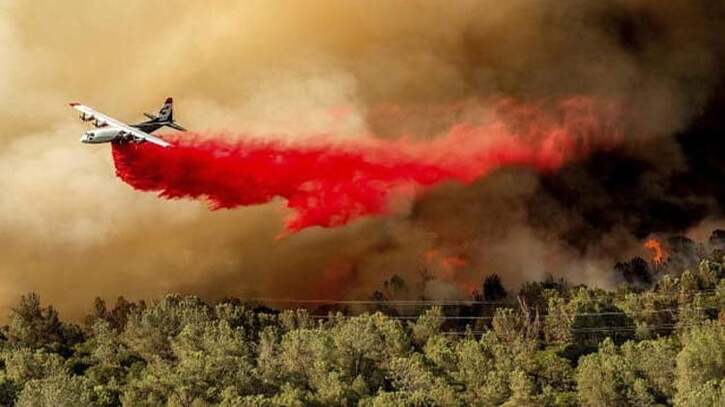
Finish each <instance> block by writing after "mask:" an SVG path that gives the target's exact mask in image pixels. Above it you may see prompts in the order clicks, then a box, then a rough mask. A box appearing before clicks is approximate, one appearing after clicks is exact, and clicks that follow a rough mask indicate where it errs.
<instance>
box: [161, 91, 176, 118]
mask: <svg viewBox="0 0 725 407" xmlns="http://www.w3.org/2000/svg"><path fill="white" fill-rule="evenodd" d="M158 120H159V121H160V122H173V121H174V99H172V98H170V97H169V98H166V102H164V105H163V106H162V107H161V110H159V116H158Z"/></svg>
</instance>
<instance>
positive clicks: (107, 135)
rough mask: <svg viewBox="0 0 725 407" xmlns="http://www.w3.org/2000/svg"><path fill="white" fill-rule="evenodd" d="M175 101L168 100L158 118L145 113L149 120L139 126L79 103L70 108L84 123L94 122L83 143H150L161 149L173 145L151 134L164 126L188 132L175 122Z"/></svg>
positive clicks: (82, 140)
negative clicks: (77, 113)
mask: <svg viewBox="0 0 725 407" xmlns="http://www.w3.org/2000/svg"><path fill="white" fill-rule="evenodd" d="M173 103H174V101H173V99H172V98H166V102H164V106H163V107H161V110H159V114H158V116H156V115H153V114H150V113H144V116H146V117H148V119H149V120H146V121H145V122H141V123H138V124H125V123H122V122H120V121H118V120H116V119H113V118H111V117H108V116H106V115H104V114H103V113H100V112H97V111H95V110H93V109H91V108H90V107H88V106H86V105H82V104H80V103H78V102H71V103H69V104H70V106H71V107H72V108H74V109H76V110H78V111H79V112H81V114H80V117H81V120H83V121H84V122H90V121H92V122H93V125H94V126H96V128H95V129H93V130H89V131H87V132H85V133H83V136H82V137H81V143H88V144H100V143H123V142H130V143H143V142H149V143H153V144H156V145H158V146H161V147H170V146H171V143H169V142H168V141H165V140H162V139H160V138H158V137H156V136H152V135H151V134H149V133H151V132H153V131H155V130H158V129H160V128H161V127H163V126H167V127H171V128H172V129H176V130H179V131H186V129H185V128H183V127H181V126H179V125H178V124H177V123H176V122H175V121H174V109H173Z"/></svg>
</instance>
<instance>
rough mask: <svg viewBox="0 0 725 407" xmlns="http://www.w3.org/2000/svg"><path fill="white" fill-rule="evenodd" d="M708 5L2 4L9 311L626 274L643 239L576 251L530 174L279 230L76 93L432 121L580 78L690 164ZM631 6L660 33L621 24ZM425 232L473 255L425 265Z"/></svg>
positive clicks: (428, 243) (199, 126)
mask: <svg viewBox="0 0 725 407" xmlns="http://www.w3.org/2000/svg"><path fill="white" fill-rule="evenodd" d="M584 3H586V4H587V5H584ZM697 3H698V2H692V1H670V2H666V3H663V2H661V1H656V0H651V1H644V0H628V1H624V0H622V1H614V2H607V4H608V5H607V6H604V5H603V2H580V1H543V0H542V1H537V0H525V1H524V0H518V1H506V2H501V1H493V0H490V1H489V0H485V1H480V0H476V1H465V0H461V1H456V2H444V1H416V2H413V1H404V0H400V1H395V0H384V1H372V0H371V1H338V0H330V1H317V0H315V1H313V0H309V1H269V0H259V1H251V0H250V1H243V2H240V1H215V2H191V1H178V2H169V1H124V2H119V1H95V2H89V1H62V2H60V1H50V0H48V1H13V0H5V1H3V2H2V3H1V4H0V99H1V100H2V104H1V105H0V185H1V186H2V187H3V188H2V191H3V196H2V197H0V238H1V239H2V244H1V245H0V277H1V278H0V308H1V309H5V308H6V307H7V306H8V305H9V304H12V303H13V302H14V301H16V299H17V296H19V295H20V294H22V293H25V292H28V291H31V290H33V291H37V292H38V293H40V295H41V298H43V300H45V301H48V302H52V303H54V304H58V305H59V306H60V308H61V310H62V311H64V312H66V313H68V314H70V315H75V316H77V315H79V314H80V313H81V311H82V310H84V309H87V308H88V305H89V303H90V302H91V301H92V299H93V297H94V296H96V295H100V296H103V297H106V298H109V299H112V298H114V297H116V296H118V295H125V296H127V297H129V298H132V299H138V298H152V297H154V296H158V295H161V294H163V293H166V292H170V291H180V292H184V293H195V294H199V295H204V296H206V297H208V298H218V297H220V296H224V295H237V296H248V297H249V296H264V297H276V298H289V297H296V298H361V297H367V296H368V295H370V293H371V292H372V291H373V290H375V289H379V288H380V287H381V286H382V283H383V281H385V280H386V279H387V278H389V277H390V276H392V275H393V274H396V273H397V274H399V275H402V276H404V277H405V278H406V280H407V282H408V284H409V285H410V287H411V288H410V290H409V292H408V294H407V295H410V296H411V297H415V296H419V295H422V294H425V295H427V296H430V297H437V298H440V297H457V296H462V295H466V294H467V293H465V292H462V289H463V290H465V289H467V288H469V287H470V286H471V284H473V285H475V284H480V281H481V279H482V277H483V276H485V275H488V274H490V273H494V272H496V273H498V274H499V275H500V276H501V277H502V279H503V281H504V283H506V284H507V285H508V286H509V287H515V286H516V284H518V283H520V282H522V281H524V280H528V279H533V278H540V277H542V276H543V275H544V273H546V272H552V271H554V272H556V273H559V274H561V275H566V277H567V278H569V279H571V280H573V281H575V282H586V283H590V284H599V285H605V286H606V285H610V284H613V281H612V279H611V278H610V277H608V274H607V272H606V271H607V270H609V269H610V268H611V265H612V262H613V261H614V260H615V259H616V256H623V255H631V254H632V253H629V252H627V249H625V248H627V247H639V246H638V245H637V244H636V243H637V242H636V239H635V238H634V237H633V236H631V235H630V234H629V233H628V232H626V231H619V230H616V228H615V230H613V231H612V232H610V234H608V235H607V236H605V237H604V238H603V239H601V240H599V241H598V242H597V244H596V245H593V246H592V247H590V248H588V249H587V250H586V251H585V252H584V253H582V252H581V251H573V250H571V249H569V248H568V246H567V245H566V244H564V243H562V242H561V241H560V239H559V238H558V235H557V228H556V227H552V226H549V227H547V228H537V227H533V226H531V225H530V222H529V219H528V218H527V216H528V215H527V211H526V208H525V206H524V204H523V202H524V201H526V200H527V199H528V198H530V197H531V196H532V194H535V193H536V191H537V184H538V182H539V180H538V176H537V175H536V174H534V173H531V172H529V171H526V170H520V169H508V170H504V171H501V172H499V173H496V174H494V175H493V176H491V177H489V178H487V179H485V180H482V181H480V182H478V183H477V184H475V185H473V186H470V187H462V186H458V185H449V186H444V187H442V188H441V189H440V190H438V191H435V192H434V193H432V194H431V196H429V197H428V198H426V199H424V200H423V201H422V202H420V203H418V204H415V205H413V206H412V207H410V208H403V209H401V210H400V211H398V212H397V213H396V214H395V215H394V216H391V217H387V218H375V219H367V220H363V221H358V222H356V223H354V224H352V225H349V226H346V227H343V228H338V229H334V230H332V229H314V230H307V231H303V232H302V233H299V234H297V235H293V236H291V237H287V238H285V239H282V240H276V239H275V236H276V235H277V234H278V233H279V231H280V230H281V227H282V218H283V216H284V212H283V210H282V207H281V205H279V204H278V203H273V204H269V205H264V206H259V207H250V208H242V209H237V210H231V211H217V212H211V211H209V210H208V209H207V208H206V206H205V205H204V204H203V203H199V202H189V201H174V202H172V201H166V200H160V199H157V198H156V197H155V196H153V195H152V194H143V193H138V192H136V191H133V190H132V189H131V188H130V187H128V186H127V185H125V184H123V183H122V182H121V181H119V180H118V179H117V178H115V176H114V172H113V171H114V169H113V165H112V162H111V157H110V152H109V148H108V146H87V145H83V144H80V143H79V142H78V138H79V137H80V134H81V132H82V129H83V126H82V124H80V122H79V121H78V120H77V117H76V116H75V115H74V114H73V112H72V111H71V110H70V109H69V108H68V106H67V104H66V103H67V102H68V101H70V100H79V101H82V102H84V103H86V104H88V105H91V106H93V107H96V108H97V109H99V110H101V111H104V112H106V113H108V114H110V115H112V116H116V117H118V118H119V119H124V120H129V121H133V120H140V119H141V116H140V112H141V111H149V110H151V109H155V108H157V107H158V105H160V103H161V101H162V100H163V98H164V97H166V96H174V97H175V99H176V102H177V106H176V109H177V110H176V113H175V114H176V118H177V120H179V122H180V123H182V124H183V125H185V126H187V127H188V128H190V129H195V130H204V129H229V130H232V131H235V132H244V133H248V134H255V135H260V134H262V135H264V134H276V135H285V136H287V137H295V135H301V134H302V135H303V134H311V133H317V132H325V133H331V134H336V135H339V136H340V137H355V136H359V135H361V134H364V133H374V134H377V135H379V136H384V137H394V136H397V135H400V134H412V135H414V136H418V137H431V136H435V134H436V133H438V132H439V131H441V129H445V128H446V127H447V126H449V125H450V124H451V123H453V122H454V121H456V120H460V119H463V118H466V111H467V108H466V106H468V105H470V106H471V109H470V111H472V112H475V111H476V109H477V108H479V107H480V106H481V105H485V101H486V100H490V99H491V98H494V97H496V96H514V97H517V98H520V99H523V100H536V101H539V100H542V99H543V100H546V99H548V98H551V99H555V98H556V97H558V96H567V95H571V94H585V95H593V96H595V97H604V98H616V99H617V100H621V101H623V103H624V104H625V106H626V109H627V111H628V112H630V114H629V115H628V117H629V119H628V120H627V121H626V122H625V123H623V124H622V125H623V127H624V129H623V130H625V131H626V133H627V136H628V138H629V140H630V141H629V143H631V144H632V145H633V146H635V147H633V148H636V145H637V143H639V142H641V140H645V139H653V138H660V139H661V143H659V144H661V145H662V146H663V147H661V149H660V151H659V152H658V153H657V154H663V151H664V152H668V154H669V156H668V157H667V162H669V163H671V165H672V166H673V167H676V166H677V165H680V163H679V159H678V156H679V155H678V151H677V149H676V148H674V147H672V146H671V144H672V143H671V142H670V141H669V140H670V139H669V138H668V137H669V136H670V135H671V134H672V133H674V132H675V131H677V130H678V129H680V128H682V127H683V126H685V125H687V123H688V121H689V120H690V118H691V117H692V115H693V114H694V113H695V112H696V111H697V110H698V109H699V108H700V106H701V104H702V103H703V101H704V99H705V98H706V97H707V89H708V87H709V86H710V85H711V82H712V81H713V80H714V77H715V72H714V71H715V70H716V67H715V66H716V63H715V56H714V53H715V50H714V47H715V45H714V43H715V41H716V40H717V38H716V34H717V30H714V29H713V25H714V24H716V22H713V21H711V20H712V18H711V17H710V12H709V11H708V10H707V9H704V8H703V7H701V6H700V5H698V4H697ZM630 20H631V21H632V23H631V24H636V25H637V26H638V27H641V26H644V27H645V28H644V29H638V30H637V31H635V32H633V33H628V32H627V30H626V28H627V23H626V22H627V21H630ZM622 21H624V22H625V23H622ZM612 27H618V28H612ZM622 27H624V28H622ZM632 49H636V50H637V52H632ZM452 105H456V106H463V108H458V109H447V108H446V106H452ZM390 111H393V112H396V113H393V114H390V113H389V112H390ZM431 111H432V112H434V113H436V114H430V112H431ZM668 146H670V147H668ZM549 215H550V217H551V219H553V220H554V221H552V222H550V224H554V225H555V224H559V223H560V224H562V225H564V224H566V223H568V222H575V221H576V220H575V219H568V218H567V216H566V213H565V212H564V211H563V210H561V211H560V210H558V209H557V208H552V209H551V211H550V212H549ZM632 243H635V244H634V245H632ZM431 249H435V250H438V251H440V252H441V253H445V254H446V255H450V256H459V257H461V258H463V259H465V263H466V265H465V266H463V267H461V268H460V270H456V272H455V273H456V274H454V275H451V274H450V273H447V272H445V270H439V269H440V268H442V267H439V266H437V265H436V264H432V265H430V264H429V265H427V267H428V268H429V269H430V270H429V272H428V274H429V275H428V276H427V277H424V275H425V273H422V270H423V269H424V268H426V258H425V253H426V252H427V251H429V250H431ZM643 250H644V249H643ZM524 254H525V255H524Z"/></svg>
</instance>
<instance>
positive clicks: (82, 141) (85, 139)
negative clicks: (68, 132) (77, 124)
mask: <svg viewBox="0 0 725 407" xmlns="http://www.w3.org/2000/svg"><path fill="white" fill-rule="evenodd" d="M86 141H88V139H87V138H86V135H85V134H84V135H82V136H81V143H85V142H86Z"/></svg>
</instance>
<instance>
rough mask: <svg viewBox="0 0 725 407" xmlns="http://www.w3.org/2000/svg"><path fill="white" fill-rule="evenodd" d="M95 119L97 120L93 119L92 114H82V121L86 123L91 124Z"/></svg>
mask: <svg viewBox="0 0 725 407" xmlns="http://www.w3.org/2000/svg"><path fill="white" fill-rule="evenodd" d="M93 119H95V117H93V115H92V114H85V113H81V120H83V121H84V122H89V121H91V120H93Z"/></svg>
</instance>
